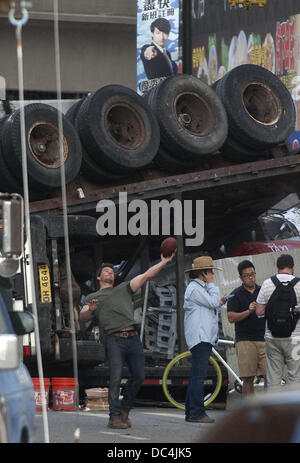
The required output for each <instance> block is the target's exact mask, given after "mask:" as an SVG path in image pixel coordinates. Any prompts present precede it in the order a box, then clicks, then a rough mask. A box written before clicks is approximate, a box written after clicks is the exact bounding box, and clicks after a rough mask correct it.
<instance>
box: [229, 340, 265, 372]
mask: <svg viewBox="0 0 300 463" xmlns="http://www.w3.org/2000/svg"><path fill="white" fill-rule="evenodd" d="M236 349H237V355H238V365H239V373H240V376H241V378H248V377H251V376H265V374H266V343H265V341H238V342H237V343H236Z"/></svg>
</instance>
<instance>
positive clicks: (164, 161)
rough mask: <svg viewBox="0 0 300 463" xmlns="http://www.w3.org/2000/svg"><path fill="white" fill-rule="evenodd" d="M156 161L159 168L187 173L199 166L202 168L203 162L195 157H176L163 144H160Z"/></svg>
mask: <svg viewBox="0 0 300 463" xmlns="http://www.w3.org/2000/svg"><path fill="white" fill-rule="evenodd" d="M154 163H155V164H156V165H157V167H158V168H159V169H162V170H163V171H165V172H171V173H185V172H190V171H192V170H195V169H196V168H197V167H199V168H201V165H202V163H199V162H198V163H197V160H195V157H193V160H192V161H191V160H189V159H186V160H183V159H179V158H176V157H175V156H173V155H172V154H171V153H169V152H168V151H166V150H165V149H164V148H163V147H162V146H160V148H159V150H158V153H157V155H156V156H155V158H154Z"/></svg>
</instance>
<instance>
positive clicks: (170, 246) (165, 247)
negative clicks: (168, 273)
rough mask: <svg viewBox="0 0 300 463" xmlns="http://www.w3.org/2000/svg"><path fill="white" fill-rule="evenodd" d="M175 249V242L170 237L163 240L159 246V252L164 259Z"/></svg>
mask: <svg viewBox="0 0 300 463" xmlns="http://www.w3.org/2000/svg"><path fill="white" fill-rule="evenodd" d="M175 249H177V241H176V239H175V238H173V237H172V236H170V237H169V238H166V239H165V240H163V242H162V243H161V245H160V252H161V253H162V255H163V256H164V257H169V256H170V255H171V254H173V252H174V251H175Z"/></svg>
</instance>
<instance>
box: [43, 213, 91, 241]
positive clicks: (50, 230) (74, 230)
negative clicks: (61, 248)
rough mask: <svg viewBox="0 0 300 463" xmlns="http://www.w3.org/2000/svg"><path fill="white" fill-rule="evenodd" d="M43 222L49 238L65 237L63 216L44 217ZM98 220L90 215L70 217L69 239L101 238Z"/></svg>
mask: <svg viewBox="0 0 300 463" xmlns="http://www.w3.org/2000/svg"><path fill="white" fill-rule="evenodd" d="M41 220H42V222H43V223H44V225H45V228H46V230H47V235H48V237H49V238H63V237H64V221H63V216H62V215H56V216H49V217H47V216H42V217H41ZM96 223H97V219H96V218H95V217H91V216H89V215H68V232H69V237H70V238H71V239H72V238H82V239H93V238H99V235H98V234H97V230H96Z"/></svg>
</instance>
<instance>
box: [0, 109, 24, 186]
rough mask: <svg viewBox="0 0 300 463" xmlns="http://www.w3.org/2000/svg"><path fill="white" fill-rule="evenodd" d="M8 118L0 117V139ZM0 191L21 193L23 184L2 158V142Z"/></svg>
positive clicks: (0, 152) (2, 151) (1, 151)
mask: <svg viewBox="0 0 300 463" xmlns="http://www.w3.org/2000/svg"><path fill="white" fill-rule="evenodd" d="M7 119H8V116H6V117H3V118H2V119H0V140H2V131H3V126H4V124H5V121H6V120H7ZM0 191H1V192H3V193H22V192H23V184H22V182H20V181H18V180H17V178H16V177H15V176H14V175H13V172H11V171H10V169H9V167H8V165H7V163H6V162H5V159H4V149H3V148H2V143H0Z"/></svg>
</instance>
